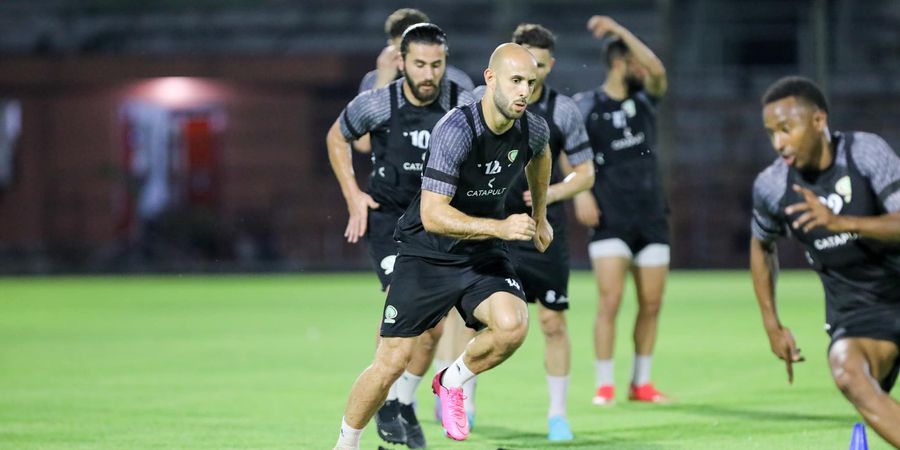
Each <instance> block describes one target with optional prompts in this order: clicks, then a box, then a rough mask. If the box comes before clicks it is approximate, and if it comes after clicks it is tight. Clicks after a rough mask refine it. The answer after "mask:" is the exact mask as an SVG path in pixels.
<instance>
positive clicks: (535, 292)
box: [509, 235, 569, 311]
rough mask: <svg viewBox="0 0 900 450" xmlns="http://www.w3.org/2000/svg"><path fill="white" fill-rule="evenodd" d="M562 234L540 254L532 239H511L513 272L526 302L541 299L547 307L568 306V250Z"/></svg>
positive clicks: (562, 308) (563, 309) (567, 307)
mask: <svg viewBox="0 0 900 450" xmlns="http://www.w3.org/2000/svg"><path fill="white" fill-rule="evenodd" d="M568 246H569V244H568V239H566V237H565V235H562V236H555V237H554V239H553V242H551V243H550V247H548V248H547V251H546V252H544V253H541V252H539V251H537V249H536V248H534V244H532V243H531V242H524V241H522V242H519V241H517V242H510V243H509V250H510V256H511V257H512V261H513V264H514V266H515V269H516V274H518V275H519V280H521V281H522V288H523V289H524V290H525V301H527V302H529V303H534V301H535V300H537V301H540V302H541V304H542V305H544V307H546V308H547V309H552V310H554V311H565V310H567V309H569V297H568V295H569V249H568Z"/></svg>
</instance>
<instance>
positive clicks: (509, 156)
mask: <svg viewBox="0 0 900 450" xmlns="http://www.w3.org/2000/svg"><path fill="white" fill-rule="evenodd" d="M516 156H519V151H518V150H515V149H513V150H510V151H509V153H507V154H506V159H508V160H509V162H514V161H515V160H516Z"/></svg>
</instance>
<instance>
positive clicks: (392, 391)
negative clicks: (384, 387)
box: [384, 378, 400, 402]
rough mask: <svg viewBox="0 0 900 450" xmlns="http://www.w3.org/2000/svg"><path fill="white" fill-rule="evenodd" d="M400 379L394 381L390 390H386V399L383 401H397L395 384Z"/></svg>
mask: <svg viewBox="0 0 900 450" xmlns="http://www.w3.org/2000/svg"><path fill="white" fill-rule="evenodd" d="M399 380H400V379H399V378H398V379H397V380H394V384H392V385H391V388H390V389H388V395H387V398H386V399H384V401H386V402H389V401H391V400H397V383H399V382H400V381H399Z"/></svg>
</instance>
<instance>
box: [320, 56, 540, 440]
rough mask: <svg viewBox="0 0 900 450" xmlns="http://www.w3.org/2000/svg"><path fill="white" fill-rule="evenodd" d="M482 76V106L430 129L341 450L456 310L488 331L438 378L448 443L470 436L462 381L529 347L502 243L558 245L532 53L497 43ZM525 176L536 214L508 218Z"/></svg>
mask: <svg viewBox="0 0 900 450" xmlns="http://www.w3.org/2000/svg"><path fill="white" fill-rule="evenodd" d="M484 78H485V83H486V84H487V90H486V91H485V94H484V97H483V98H482V100H481V101H479V102H475V103H471V104H469V105H464V106H461V107H458V108H455V109H453V110H451V111H450V112H449V113H447V115H445V116H444V117H443V118H442V119H441V121H440V122H439V123H438V124H437V125H436V126H435V128H434V131H433V134H432V139H431V143H430V145H429V151H428V157H427V163H426V167H425V172H424V174H423V178H422V189H421V190H420V191H419V196H418V197H417V198H416V199H414V200H413V202H412V203H411V204H410V206H409V208H408V209H407V210H406V212H405V213H404V215H403V217H401V218H400V222H399V223H398V224H397V230H396V233H395V236H396V237H397V238H398V240H399V241H400V254H399V256H398V257H397V262H396V265H395V271H394V277H393V280H392V284H391V290H390V293H389V294H388V298H387V300H386V302H385V308H384V320H383V321H382V328H381V336H382V339H381V342H380V344H379V346H378V350H377V351H376V352H375V360H374V362H373V363H372V365H370V366H369V367H368V368H366V370H364V371H363V373H362V374H361V375H360V376H359V378H357V379H356V382H355V383H354V384H353V388H352V390H351V392H350V396H349V401H348V402H347V407H346V409H345V414H344V419H343V422H342V424H341V433H340V436H339V438H338V442H337V446H336V448H338V449H357V448H359V436H360V434H361V433H362V428H363V427H364V426H365V425H366V423H367V422H368V421H369V419H370V418H371V416H372V414H374V412H375V410H376V409H377V408H378V406H379V405H380V404H381V403H382V401H384V398H385V396H386V394H387V390H388V387H389V386H390V384H391V383H392V382H393V381H394V380H395V379H396V378H397V377H399V376H400V374H401V373H402V372H403V370H404V368H405V367H406V365H407V362H408V361H409V359H410V355H411V353H412V347H413V344H414V342H415V339H414V338H415V337H416V336H419V335H421V334H422V333H424V332H425V331H426V330H428V329H430V328H431V327H433V326H434V325H436V324H437V323H438V322H439V321H440V319H441V318H442V317H443V316H444V315H445V314H446V313H447V311H449V310H450V309H451V308H453V307H456V308H457V310H459V311H460V313H461V315H462V316H463V318H464V319H465V320H466V323H467V324H468V325H469V326H470V327H473V328H484V329H483V330H482V331H481V333H479V334H477V335H476V336H475V338H474V339H473V340H472V341H471V342H470V343H469V345H468V346H467V347H466V350H465V352H463V354H462V355H461V356H460V357H459V358H458V359H457V360H456V361H454V362H453V363H452V364H451V365H450V366H449V367H448V368H447V369H444V370H442V371H441V372H439V373H438V374H437V375H435V377H434V379H433V380H432V388H433V390H434V391H435V393H436V394H438V395H439V396H440V398H441V408H442V423H443V426H444V429H445V431H446V433H447V435H448V436H449V437H450V438H452V439H456V440H463V439H465V438H466V437H467V436H468V433H469V424H468V419H467V418H466V414H465V409H464V405H463V398H462V397H463V394H462V389H461V386H462V384H463V383H465V382H466V380H467V379H469V378H471V377H473V376H475V374H477V373H481V372H484V371H486V370H489V369H491V368H493V367H495V366H497V365H498V364H500V363H501V362H503V361H504V360H505V359H506V358H508V357H509V356H510V355H512V353H513V352H514V351H515V350H516V349H517V348H518V347H519V346H520V345H521V344H522V341H523V340H524V339H525V334H526V332H527V330H528V308H527V307H526V305H525V302H524V295H525V294H524V292H523V291H522V289H521V284H520V283H519V280H518V278H517V277H516V274H515V270H514V269H513V267H512V263H511V261H510V259H509V253H508V250H507V247H506V245H505V244H504V242H503V241H513V240H531V241H533V242H534V243H535V246H536V247H537V248H538V250H542V251H543V250H545V249H546V248H547V246H548V245H550V242H551V241H552V239H553V229H552V228H551V226H550V224H549V223H548V222H547V216H546V214H547V206H546V194H547V185H548V181H549V178H550V151H549V149H548V146H547V142H548V140H549V130H548V128H547V123H546V122H545V121H544V120H543V119H541V118H540V117H539V116H536V115H533V114H531V113H529V112H527V111H526V107H527V105H528V97H529V96H530V95H531V93H532V90H533V88H534V84H535V81H536V79H537V64H536V63H535V60H534V57H533V56H532V55H531V53H529V52H528V50H526V49H525V48H523V47H521V46H519V45H516V44H512V43H508V44H503V45H500V46H499V47H497V49H496V50H495V51H494V52H493V54H492V55H491V59H490V63H489V66H488V68H487V69H486V70H485V71H484ZM523 170H524V172H525V175H526V176H527V178H528V180H529V187H530V190H531V198H532V203H533V206H532V214H531V215H530V216H529V215H528V214H512V215H507V214H506V213H505V205H504V201H505V195H506V193H507V191H508V190H509V188H510V186H512V184H513V182H514V181H515V180H516V178H517V177H519V176H521V175H522V172H523Z"/></svg>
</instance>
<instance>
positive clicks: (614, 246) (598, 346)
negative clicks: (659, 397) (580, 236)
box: [588, 238, 631, 405]
mask: <svg viewBox="0 0 900 450" xmlns="http://www.w3.org/2000/svg"><path fill="white" fill-rule="evenodd" d="M588 253H589V255H590V257H591V267H592V268H593V271H594V279H595V281H596V282H597V291H598V294H599V301H598V305H597V314H596V316H595V318H594V358H595V363H594V364H595V368H596V386H597V392H596V394H595V395H594V400H593V402H594V404H595V405H606V404H610V403H612V402H613V401H614V400H615V388H614V386H615V379H614V371H613V347H614V346H615V337H616V317H617V315H618V314H619V305H621V303H622V291H623V290H624V289H625V275H626V274H627V273H628V267H629V266H630V265H631V249H630V248H629V247H628V245H627V244H626V243H625V242H624V241H622V240H621V239H617V238H610V239H603V240H598V241H594V242H591V244H590V245H589V246H588Z"/></svg>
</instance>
